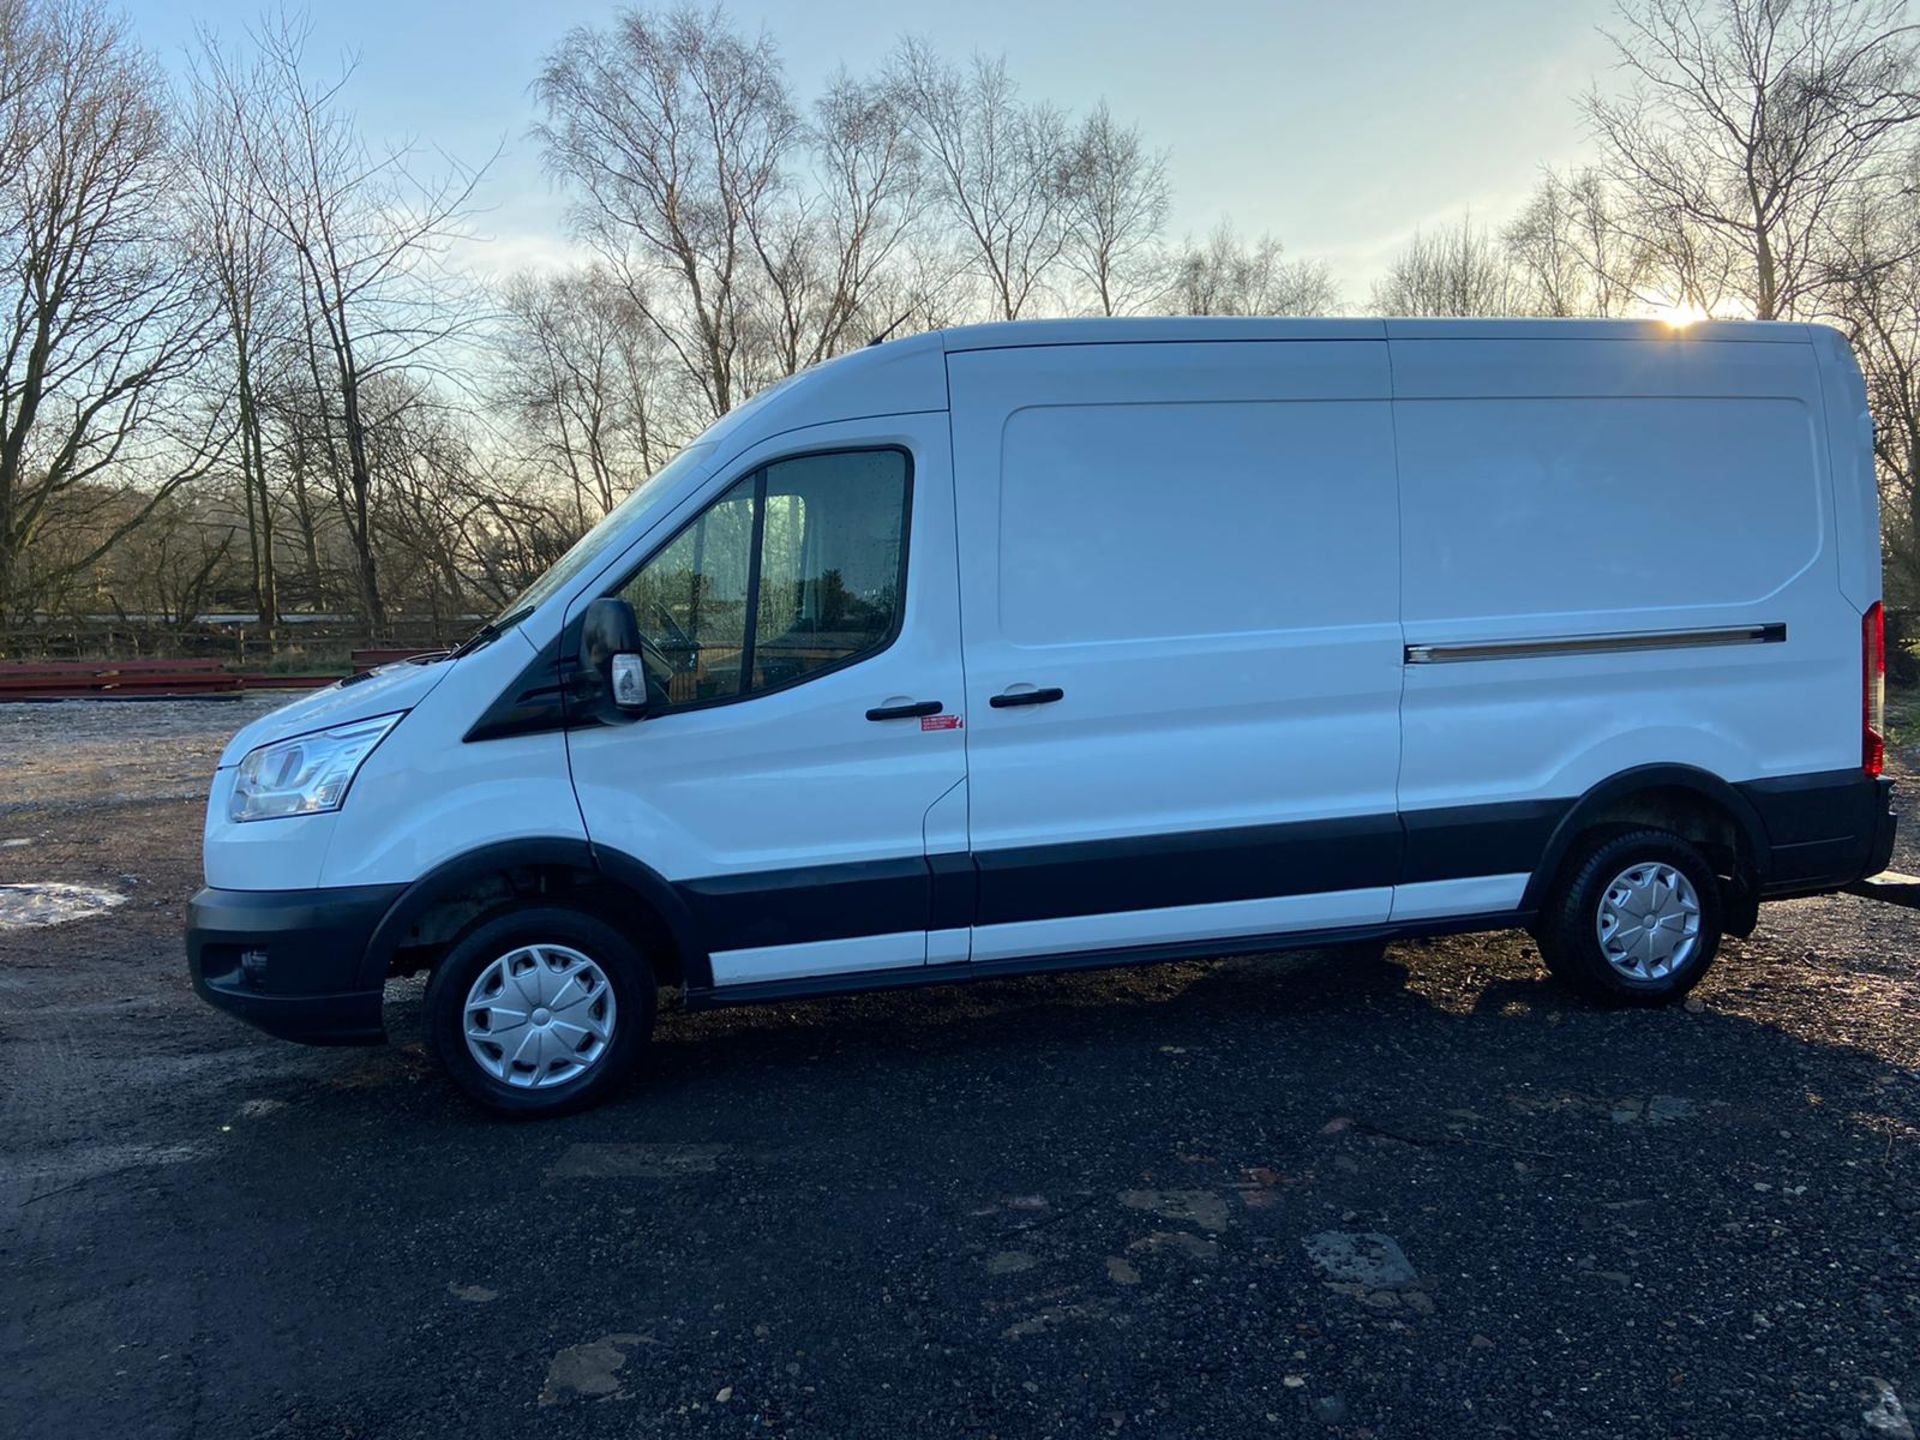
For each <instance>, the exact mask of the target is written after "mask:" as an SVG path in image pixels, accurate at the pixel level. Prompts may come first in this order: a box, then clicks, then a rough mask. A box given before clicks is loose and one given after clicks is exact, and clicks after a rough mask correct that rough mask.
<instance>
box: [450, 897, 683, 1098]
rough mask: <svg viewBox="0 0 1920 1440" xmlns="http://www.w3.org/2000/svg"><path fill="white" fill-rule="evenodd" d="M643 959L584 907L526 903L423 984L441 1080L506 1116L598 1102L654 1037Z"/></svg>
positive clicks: (490, 924) (457, 950) (479, 931)
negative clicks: (450, 1081)
mask: <svg viewBox="0 0 1920 1440" xmlns="http://www.w3.org/2000/svg"><path fill="white" fill-rule="evenodd" d="M655 992H656V987H655V984H654V978H653V971H652V968H651V967H650V966H649V965H648V964H647V961H646V957H645V956H643V955H642V954H641V953H640V952H639V950H637V949H636V948H635V947H634V945H633V944H632V942H631V941H629V940H628V939H627V938H626V937H625V936H624V935H622V934H621V933H620V932H619V931H617V930H615V929H614V928H613V927H612V926H610V925H608V924H606V923H605V922H604V921H602V920H599V919H597V918H595V917H594V916H592V915H589V914H586V913H585V912H583V911H580V910H573V909H568V908H565V907H561V906H550V905H541V906H529V907H527V908H524V909H519V910H514V911H511V912H509V913H507V914H505V915H501V916H498V917H496V918H494V919H492V920H489V921H486V922H485V923H484V924H481V925H479V926H477V927H475V928H474V929H473V930H472V931H471V932H470V933H469V934H467V935H466V936H464V937H463V938H462V939H461V940H460V941H459V943H458V944H456V945H455V946H454V947H453V949H451V950H450V951H448V952H447V954H446V956H445V958H444V959H442V960H441V962H440V964H439V966H438V967H437V968H436V969H435V970H434V972H433V979H432V980H431V981H430V982H429V983H428V985H427V997H426V1021H427V1036H428V1041H429V1044H430V1046H431V1048H432V1050H433V1054H434V1058H435V1059H436V1060H438V1061H439V1063H440V1067H441V1069H443V1070H445V1071H446V1073H447V1076H448V1078H450V1079H451V1080H452V1081H453V1083H454V1084H455V1085H457V1086H459V1087H460V1089H461V1090H462V1091H463V1092H465V1094H466V1095H467V1096H468V1097H469V1098H470V1099H472V1100H475V1101H477V1102H478V1103H479V1104H481V1105H483V1106H485V1107H486V1108H488V1109H490V1110H494V1111H498V1112H500V1113H502V1114H515V1115H535V1114H538V1115H552V1114H559V1113H562V1112H564V1111H568V1110H578V1109H581V1108H583V1107H585V1106H588V1105H591V1104H594V1103H595V1102H596V1101H598V1100H600V1099H602V1098H604V1097H605V1096H606V1095H607V1094H608V1092H609V1091H611V1090H612V1089H613V1087H614V1086H616V1085H617V1084H619V1083H620V1081H621V1080H622V1079H623V1078H624V1077H625V1076H626V1074H627V1073H628V1072H629V1071H630V1070H631V1069H632V1068H633V1066H634V1063H635V1061H636V1060H637V1059H638V1058H639V1055H640V1052H641V1050H642V1049H643V1048H644V1047H645V1045H646V1042H647V1038H648V1036H649V1035H650V1034H651V1033H652V1031H653V1016H654V1009H655V1002H656V993H655Z"/></svg>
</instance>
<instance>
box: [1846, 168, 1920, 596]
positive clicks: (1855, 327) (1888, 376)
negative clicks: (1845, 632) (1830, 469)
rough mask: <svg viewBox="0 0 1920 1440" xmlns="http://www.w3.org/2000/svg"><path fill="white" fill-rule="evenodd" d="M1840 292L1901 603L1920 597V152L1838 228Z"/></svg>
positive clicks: (1859, 199)
mask: <svg viewBox="0 0 1920 1440" xmlns="http://www.w3.org/2000/svg"><path fill="white" fill-rule="evenodd" d="M1837 240H1838V244H1839V246H1840V249H1841V255H1842V259H1843V262H1844V263H1842V264H1841V265H1840V267H1839V269H1840V273H1841V275H1842V277H1843V278H1842V279H1841V281H1840V282H1839V283H1838V284H1837V285H1836V287H1835V288H1834V290H1833V291H1832V292H1831V297H1830V298H1831V303H1832V305H1833V308H1834V310H1835V311H1836V313H1837V318H1838V319H1839V321H1840V323H1841V324H1842V325H1843V326H1844V327H1845V329H1846V331H1847V337H1848V339H1849V340H1851V341H1852V343H1853V349H1854V353H1855V354H1856V355H1857V356H1858V357H1859V358H1860V363H1861V368H1862V369H1863V370H1864V371H1865V372H1866V380H1867V403H1868V406H1869V408H1870V409H1871V410H1872V413H1873V420H1874V431H1873V445H1874V458H1875V460H1876V461H1877V462H1878V468H1879V472H1880V493H1881V497H1882V513H1883V516H1884V525H1883V531H1884V540H1885V545H1886V549H1887V558H1888V559H1889V560H1890V561H1891V562H1892V565H1891V571H1892V575H1891V578H1892V579H1893V580H1894V581H1895V585H1896V587H1897V593H1899V595H1900V596H1901V598H1902V599H1904V600H1905V601H1906V602H1907V603H1912V601H1913V600H1914V599H1915V598H1916V597H1920V152H1917V153H1916V154H1915V155H1914V156H1913V157H1912V159H1911V161H1910V164H1909V166H1908V168H1907V170H1906V171H1905V172H1904V175H1903V177H1902V181H1901V183H1894V184H1888V185H1885V186H1882V187H1880V188H1878V189H1877V190H1876V191H1872V192H1866V193H1863V194H1861V195H1859V196H1858V197H1856V199H1855V200H1854V201H1853V203H1852V204H1851V205H1850V206H1849V208H1848V212H1847V215H1846V217H1845V220H1844V221H1843V222H1842V223H1841V224H1840V225H1839V226H1838V228H1837Z"/></svg>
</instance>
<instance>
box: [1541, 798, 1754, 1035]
mask: <svg viewBox="0 0 1920 1440" xmlns="http://www.w3.org/2000/svg"><path fill="white" fill-rule="evenodd" d="M1721 915H1722V909H1721V900H1720V882H1719V880H1718V879H1717V878H1716V877H1715V875H1714V873H1713V866H1712V865H1710V864H1709V863H1708V862H1707V859H1706V857H1705V856H1703V855H1702V854H1701V853H1700V852H1699V851H1698V850H1696V849H1695V848H1694V847H1693V846H1692V845H1690V844H1689V843H1688V842H1687V841H1685V840H1683V839H1681V838H1680V837H1679V836H1678V835H1672V834H1669V833H1667V832H1666V831H1664V830H1635V831H1631V832H1629V833H1626V834H1616V835H1612V836H1609V837H1605V838H1602V839H1599V840H1596V841H1595V842H1593V843H1592V844H1591V845H1589V846H1588V848H1587V849H1586V850H1585V851H1584V852H1582V853H1581V854H1580V855H1579V856H1578V857H1577V858H1576V859H1574V860H1573V861H1572V862H1571V863H1570V864H1569V865H1568V866H1567V868H1566V870H1565V871H1564V872H1563V874H1562V877H1561V879H1560V881H1559V883H1558V884H1557V885H1556V886H1555V887H1554V889H1553V891H1552V893H1551V894H1550V895H1549V896H1548V898H1547V905H1546V908H1545V910H1544V912H1543V913H1542V915H1541V919H1540V924H1539V928H1538V931H1537V935H1536V938H1537V939H1538V940H1539V942H1540V953H1541V955H1542V956H1544V957H1545V959H1546V962H1547V968H1548V969H1549V970H1551V971H1552V972H1553V974H1554V975H1555V977H1556V978H1558V979H1559V980H1561V981H1563V982H1565V983H1566V984H1568V985H1570V986H1572V987H1573V988H1575V989H1577V990H1580V991H1583V992H1585V993H1586V994H1587V995H1590V996H1593V997H1595V998H1598V999H1601V1000H1605V1001H1608V1002H1611V1003H1613V1004H1617V1005H1659V1004H1664V1003H1666V1002H1667V1001H1670V1000H1678V999H1679V998H1680V997H1681V996H1683V995H1685V994H1686V993H1687V992H1688V991H1689V990H1691V989H1692V988H1693V987H1694V986H1695V985H1696V984H1698V983H1699V980H1700V977H1701V976H1702V975H1704V974H1706V973H1707V967H1708V966H1709V965H1711V964H1712V963H1713V957H1714V954H1715V952H1717V951H1718V950H1719V948H1720V935H1721Z"/></svg>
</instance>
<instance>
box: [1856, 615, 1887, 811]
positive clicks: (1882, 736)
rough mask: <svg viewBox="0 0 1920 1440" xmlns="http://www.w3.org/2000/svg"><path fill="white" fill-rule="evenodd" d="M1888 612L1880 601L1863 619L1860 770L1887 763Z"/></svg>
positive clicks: (1872, 770)
mask: <svg viewBox="0 0 1920 1440" xmlns="http://www.w3.org/2000/svg"><path fill="white" fill-rule="evenodd" d="M1886 737H1887V612H1886V611H1885V609H1883V608H1882V607H1881V604H1880V602H1879V601H1878V600H1876V601H1874V602H1873V604H1871V605H1869V606H1868V607H1867V613H1866V614H1864V615H1862V616H1861V617H1860V768H1861V769H1862V770H1865V771H1866V772H1867V774H1869V775H1878V774H1879V773H1880V772H1881V771H1882V770H1884V769H1885V768H1886V764H1887V738H1886Z"/></svg>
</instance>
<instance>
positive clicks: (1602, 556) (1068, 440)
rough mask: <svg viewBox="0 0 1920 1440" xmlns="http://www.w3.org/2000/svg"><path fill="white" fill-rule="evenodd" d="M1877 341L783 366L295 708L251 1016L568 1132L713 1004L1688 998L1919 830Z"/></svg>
mask: <svg viewBox="0 0 1920 1440" xmlns="http://www.w3.org/2000/svg"><path fill="white" fill-rule="evenodd" d="M1881 651H1882V639H1881V610H1880V534H1879V520H1878V509H1877V502H1876V495H1875V486H1874V477H1873V461H1872V445H1871V430H1870V425H1869V422H1868V419H1867V413H1866V395H1865V390H1864V387H1863V386H1862V383H1861V378H1860V372H1859V370H1858V368H1857V366H1856V365H1855V363H1854V361H1853V358H1852V356H1851V355H1850V354H1849V352H1848V350H1847V347H1846V344H1845V342H1844V341H1843V340H1842V339H1841V338H1840V337H1839V336H1838V335H1836V334H1835V333H1833V332H1832V331H1829V330H1825V329H1821V328H1819V327H1809V326H1804V325H1784V324H1703V325H1698V326H1694V327H1692V328H1689V329H1686V330H1680V331H1676V330H1673V329H1671V328H1669V327H1667V326H1665V325H1660V324H1653V323H1639V322H1629V323H1622V322H1544V321H1507V322H1487V321H1425V322H1412V321H1408V322H1401V321H1376V320H1325V321H1323V320H1309V321H1280V320H1138V321H1134V320H1126V321H1057V322H1056V321H1045V322H1033V323H1022V324H1012V325H989V326H982V327H978V328H972V329H961V330H952V331H947V332H944V333H938V334H931V335H923V336H919V337H916V338H913V339H909V340H901V341H895V342H892V343H889V344H886V345H881V346H877V347H873V348H869V349H867V350H865V351H862V352H860V353H858V354H853V355H848V356H846V357H844V358H842V359H839V360H835V361H833V362H831V363H829V364H825V365H821V366H819V367H817V368H815V369H812V370H809V371H807V372H806V373H804V374H802V375H799V376H797V377H795V378H794V379H792V380H790V381H787V382H786V383H784V384H782V385H779V386H776V387H775V388H773V389H771V390H769V391H767V392H765V393H764V394H762V395H760V396H759V397H757V398H756V399H755V400H754V401H753V402H752V403H750V404H748V405H745V406H743V407H741V408H740V409H738V410H735V411H734V412H733V413H731V414H730V415H728V416H727V417H726V418H725V419H723V420H721V421H720V422H719V423H718V424H716V425H714V426H713V427H712V428H711V429H710V430H709V431H708V432H707V433H706V434H705V435H703V436H701V437H700V439H699V440H698V441H696V442H695V443H694V444H692V445H690V446H688V447H687V448H686V450H685V451H683V452H682V453H681V454H680V455H679V457H678V458H677V459H675V460H674V462H673V463H672V464H671V465H669V466H667V467H666V468H665V469H664V470H662V471H661V472H660V473H658V474H657V475H655V476H653V477H652V478H651V479H649V480H648V481H647V482H646V483H645V484H644V485H642V486H641V487H640V488H639V489H638V490H637V491H635V492H634V494H633V495H632V496H631V497H630V498H629V499H628V500H627V501H626V502H625V503H624V504H622V505H621V506H620V507H619V508H618V509H616V510H615V511H614V512H613V513H612V514H611V515H609V516H608V517H607V518H606V520H605V521H604V522H602V523H601V524H600V525H599V526H597V527H596V528H595V529H594V530H593V531H592V533H591V534H589V535H588V536H587V537H586V538H585V539H583V540H582V541H581V542H580V543H579V544H578V545H576V546H575V547H574V548H573V549H572V550H571V551H569V552H568V554H567V555H566V556H565V558H564V559H562V560H561V561H560V562H559V563H558V564H557V565H555V566H554V568H553V569H552V570H550V571H549V572H548V573H547V574H545V575H544V576H542V577H541V578H540V579H539V580H538V581H537V582H536V583H535V584H534V585H533V586H532V587H531V588H530V589H529V590H528V591H527V592H526V593H525V594H524V595H522V596H521V597H520V598H519V599H518V600H516V601H515V602H514V603H513V604H512V605H511V606H509V607H508V608H507V610H506V611H505V612H504V613H503V614H502V615H501V616H500V617H499V618H498V619H496V620H495V621H493V622H492V623H490V624H488V625H487V626H486V627H484V628H483V629H482V630H480V631H479V632H478V633H477V634H475V635H474V636H473V637H472V638H471V639H470V640H468V641H467V642H466V643H465V644H464V645H462V646H461V647H460V648H459V649H457V650H455V651H453V652H452V653H451V654H449V655H447V656H445V657H442V658H436V659H432V660H429V661H426V662H423V663H422V662H416V663H409V664H403V665H396V666H391V667H389V668H386V669H384V670H381V671H378V672H376V673H375V674H373V675H371V676H360V677H356V678H355V679H353V680H349V681H346V682H344V683H342V684H341V685H339V686H338V687H336V688H334V689H332V690H329V691H326V692H323V693H321V694H318V695H314V696H311V697H308V698H305V699H302V700H300V701H297V702H296V703H294V704H292V705H289V706H288V707H287V708H285V709H283V710H280V711H278V712H276V713H274V714H272V715H269V716H267V717H266V718H264V719H261V720H259V721H256V722H255V723H254V724H252V725H250V726H248V727H247V728H246V729H245V730H243V731H242V732H241V733H240V734H239V735H238V736H236V737H235V739H234V741H233V743H232V744H231V745H230V746H229V747H228V749H227V751H226V753H225V755H224V756H223V757H222V759H221V761H220V766H219V770H218V772H217V773H216V775H215V777H214V782H213V791H212V796H211V799H210V801H209V806H208V812H207V825H206V847H205V853H206V880H207V886H208V888H207V889H205V890H203V891H201V892H200V894H199V895H198V896H196V897H195V899H194V901H193V902H192V907H191V912H190V917H189V928H188V933H187V948H188V953H189V960H190V965H191V970H192V974H193V980H194V984H195V986H196V987H197V989H198V990H199V992H200V994H201V995H203V996H204V997H205V998H206V999H208V1000H209V1001H211V1002H212V1003H214V1004H215V1005H218V1006H220V1007H222V1008H224V1009H227V1010H229V1011H231V1012H233V1013H234V1014H236V1015H239V1016H240V1017H242V1018H244V1019H246V1020H249V1021H251V1022H253V1023H254V1024H256V1025H259V1026H261V1027H262V1028H264V1029H266V1030H268V1031H270V1032H272V1033H274V1034H276V1035H282V1036H285V1037H288V1038H291V1039H297V1040H306V1041H314V1042H323V1043H352V1042H364V1041H372V1040H378V1039H380V1038H381V1037H382V1035H383V1033H384V1032H383V1025H382V986H383V984H384V983H385V982H386V980H387V979H388V978H389V977H390V976H393V975H396V974H404V973H410V972H418V971H422V970H426V971H430V972H431V980H430V982H429V985H428V989H427V1013H428V1023H429V1026H430V1031H431V1038H432V1045H433V1049H434V1051H435V1053H436V1054H437V1055H438V1057H439V1059H440V1061H441V1062H442V1063H443V1064H444V1065H445V1067H446V1068H447V1070H448V1071H449V1073H450V1074H451V1075H452V1077H453V1079H454V1080H455V1081H456V1082H458V1084H459V1085H460V1086H461V1088H462V1089H464V1090H465V1091H466V1092H467V1093H469V1094H470V1095H472V1096H474V1097H476V1098H478V1099H479V1100H481V1101H482V1102H484V1103H486V1104H489V1105H492V1106H495V1107H498V1108H501V1109H510V1110H550V1109H559V1108H565V1107H570V1106H577V1105H579V1104H581V1103H584V1102H586V1101H588V1100H591V1099H593V1098H595V1097H597V1096H599V1095H601V1094H603V1093H605V1091H606V1090H607V1089H608V1087H610V1086H612V1085H613V1084H614V1083H615V1082H616V1081H617V1080H618V1079H619V1078H620V1076H621V1075H622V1074H623V1073H624V1072H625V1071H626V1070H627V1069H628V1068H629V1067H630V1065H631V1064H632V1062H633V1061H634V1059H635V1057H636V1055H637V1054H638V1052H639V1050H640V1049H641V1047H642V1045H643V1044H644V1042H645V1041H646V1038H647V1035H648V1032H649V1029H650V1027H651V1025H652V1023H653V1018H654V1011H655V1004H656V994H657V992H658V990H659V989H661V988H662V987H671V988H673V989H676V990H677V991H678V992H679V995H680V997H681V1002H682V1003H683V1004H685V1005H687V1006H700V1005H713V1004H722V1003H729V1002H739V1001H754V1000H769V999H775V998H787V997H793V996H802V995H821V994H827V993H831V992H836V991H847V990H857V989H865V988H871V987H878V986H899V985H914V984H927V983H934V982H951V981H959V980H967V979H971V978H974V977H977V976H986V975H1006V974H1010V973H1016V972H1025V971H1033V970H1045V969H1068V968H1078V967H1085V966H1096V965H1117V964H1129V963H1133V962H1136V961H1143V960H1154V959H1164V958H1169V957H1179V956H1196V955H1208V954H1219V953H1223V952H1228V951H1248V950H1255V949H1270V948H1274V947H1279V946H1297V945H1324V944H1328V943H1333V942H1340V941H1348V940H1365V939H1380V938H1385V937H1394V936H1405V935H1419V934H1433V933H1437V932H1445V931H1464V930H1483V929H1492V928H1497V927H1505V926H1525V927H1528V928H1530V929H1531V930H1532V931H1533V932H1534V934H1535V935H1536V936H1537V937H1538V939H1539V943H1540V948H1541V951H1542V953H1543V954H1544V956H1545V957H1546V960H1547V963H1548V965H1549V966H1550V967H1551V968H1552V970H1553V971H1554V972H1555V974H1556V975H1558V976H1559V977H1560V978H1561V979H1563V980H1564V981H1566V982H1567V983H1569V984H1571V985H1574V986H1576V987H1578V988H1580V989H1582V990H1585V991H1587V992H1588V993H1589V994H1591V995H1594V996H1598V997H1601V998H1603V999H1607V1000H1612V1001H1618V1002H1625V1003H1642V1002H1657V1001H1666V1000H1672V999H1674V998H1676V997H1678V996H1680V995H1683V994H1684V993H1685V992H1686V991H1687V989H1688V988H1689V987H1690V986H1692V985H1693V984H1694V983H1695V982H1696V981H1698V980H1699V978H1700V976H1701V974H1702V973H1703V972H1704V971H1705V970H1706V968H1707V966H1708V964H1709V963H1710V962H1711V961H1712V959H1713V957H1714V952H1715V949H1716V947H1717V946H1718V944H1719V942H1720V938H1721V936H1722V935H1723V934H1726V933H1733V934H1737V935H1739V934H1746V933H1748V932H1749V931H1750V930H1751V929H1752V928H1753V926H1754V924H1755V920H1756V916H1757V913H1758V909H1759V904H1760V902H1761V901H1762V900H1765V899H1771V898H1776V897H1782V896H1791V895H1803V894H1810V893H1814V892H1818V891H1826V890H1834V889H1838V888H1841V887H1843V886H1846V885H1849V884H1851V883H1854V882H1856V881H1859V880H1860V879H1861V878H1862V877H1864V876H1867V875H1869V874H1870V873H1872V872H1875V871H1878V870H1880V869H1881V868H1882V867H1883V866H1884V865H1885V863H1886V860H1887V857H1888V854H1889V852H1890V850H1891V847H1892V844H1893V827H1894V818H1893V815H1892V813H1891V809H1890V805H1889V791H1890V785H1889V782H1888V781H1887V780H1885V779H1884V778H1882V776H1881V773H1880V772H1881V768H1882V748H1883V747H1882V742H1881V734H1880V732H1881V720H1880V690H1881V675H1882V669H1883V665H1882V653H1881Z"/></svg>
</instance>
